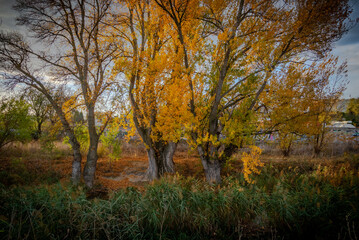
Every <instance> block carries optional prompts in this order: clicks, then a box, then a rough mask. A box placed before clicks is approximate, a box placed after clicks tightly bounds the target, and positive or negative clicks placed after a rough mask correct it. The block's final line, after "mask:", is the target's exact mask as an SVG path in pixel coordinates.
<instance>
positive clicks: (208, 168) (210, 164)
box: [201, 156, 222, 184]
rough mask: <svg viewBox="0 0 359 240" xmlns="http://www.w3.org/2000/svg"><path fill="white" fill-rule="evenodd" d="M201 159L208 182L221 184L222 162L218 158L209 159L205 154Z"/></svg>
mask: <svg viewBox="0 0 359 240" xmlns="http://www.w3.org/2000/svg"><path fill="white" fill-rule="evenodd" d="M201 161H202V165H203V169H204V175H205V177H206V180H207V182H208V183H209V184H220V183H221V182H222V178H221V170H222V165H221V162H220V161H219V160H218V159H209V158H207V157H205V156H202V157H201Z"/></svg>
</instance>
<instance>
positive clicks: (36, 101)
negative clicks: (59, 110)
mask: <svg viewBox="0 0 359 240" xmlns="http://www.w3.org/2000/svg"><path fill="white" fill-rule="evenodd" d="M23 97H24V99H26V101H27V102H28V104H29V107H30V111H31V115H32V116H33V118H34V120H35V121H34V122H35V129H34V131H33V133H32V135H33V138H34V139H35V140H38V139H39V138H40V137H41V135H42V125H43V124H44V122H45V121H46V119H47V118H48V117H49V116H48V115H49V113H50V110H51V104H50V103H49V101H48V100H47V99H46V97H45V96H44V95H43V94H39V93H38V92H36V91H35V90H34V89H28V90H27V91H25V93H24V94H23Z"/></svg>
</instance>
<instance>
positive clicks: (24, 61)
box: [0, 33, 82, 185]
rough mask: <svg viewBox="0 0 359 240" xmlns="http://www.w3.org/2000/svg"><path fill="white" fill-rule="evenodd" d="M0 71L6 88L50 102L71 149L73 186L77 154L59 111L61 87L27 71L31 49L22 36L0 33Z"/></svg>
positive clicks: (63, 114) (77, 170)
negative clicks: (25, 91)
mask: <svg viewBox="0 0 359 240" xmlns="http://www.w3.org/2000/svg"><path fill="white" fill-rule="evenodd" d="M0 44H1V45H0V68H1V69H3V70H4V72H3V74H2V78H3V80H5V81H6V82H5V83H6V84H7V85H8V86H9V87H14V86H16V85H18V84H25V85H26V86H29V87H32V88H34V89H36V90H37V91H38V92H39V93H41V94H43V95H44V96H45V97H46V98H47V100H48V101H49V102H50V104H51V106H52V108H53V109H54V111H55V112H56V115H57V116H58V118H59V119H60V121H61V124H62V126H63V128H64V131H65V132H66V134H67V136H68V137H69V139H70V143H71V146H72V150H73V162H72V176H71V180H72V182H73V184H75V185H76V184H78V183H79V181H80V178H81V159H82V156H81V152H80V144H79V143H78V141H77V139H76V136H75V134H74V130H73V128H72V127H71V125H70V123H69V121H68V118H67V117H66V115H67V112H66V109H64V108H63V105H64V103H65V102H66V101H67V99H66V98H65V97H64V94H63V93H64V91H65V89H64V86H63V85H62V86H58V85H56V84H51V83H49V82H46V81H45V79H44V77H42V76H41V75H40V74H37V72H36V70H35V69H33V68H31V65H30V56H29V55H30V53H31V52H32V50H31V49H30V48H29V46H28V45H27V44H26V43H25V41H24V39H23V37H22V36H21V35H19V34H16V33H10V34H5V33H1V34H0Z"/></svg>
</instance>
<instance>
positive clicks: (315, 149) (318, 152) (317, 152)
mask: <svg viewBox="0 0 359 240" xmlns="http://www.w3.org/2000/svg"><path fill="white" fill-rule="evenodd" d="M321 152H322V149H321V148H320V147H319V146H314V156H315V157H319V155H320V153H321Z"/></svg>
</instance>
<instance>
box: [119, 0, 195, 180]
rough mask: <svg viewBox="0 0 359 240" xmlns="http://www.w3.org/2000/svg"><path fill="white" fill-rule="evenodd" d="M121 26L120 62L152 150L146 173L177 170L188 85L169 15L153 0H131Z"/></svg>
mask: <svg viewBox="0 0 359 240" xmlns="http://www.w3.org/2000/svg"><path fill="white" fill-rule="evenodd" d="M121 6H122V7H121V9H122V13H121V14H119V16H117V19H116V22H117V24H116V25H115V29H116V31H117V34H118V38H117V39H118V41H119V42H121V43H123V44H124V49H125V51H124V54H123V55H122V57H119V58H118V59H117V61H116V68H117V71H118V73H119V74H123V75H124V77H125V78H126V79H127V80H128V83H129V84H128V86H129V87H128V95H129V99H130V104H131V109H132V112H131V115H132V124H133V125H134V127H135V128H136V130H137V132H138V133H139V135H140V137H141V139H142V141H143V143H144V144H145V146H146V149H147V155H148V159H149V167H148V169H147V172H146V177H147V178H148V179H149V180H153V179H157V178H159V177H160V176H162V175H163V174H165V173H173V172H174V163H173V154H174V151H175V149H176V142H177V141H178V140H179V139H180V137H181V133H182V127H183V123H184V122H185V119H186V118H187V117H188V116H189V115H188V114H187V111H186V99H187V95H188V94H187V92H188V91H187V84H186V83H185V82H183V80H182V74H181V72H179V71H178V70H177V65H178V61H177V60H176V54H174V53H173V51H174V50H173V49H172V48H171V47H170V46H171V44H172V41H173V40H174V39H173V38H171V34H170V31H171V29H170V28H169V26H168V25H166V24H164V22H165V21H166V19H165V18H164V17H165V16H164V15H163V14H161V12H160V11H159V9H158V8H157V6H156V5H155V4H154V2H153V1H125V2H124V3H123V4H122V5H121Z"/></svg>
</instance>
